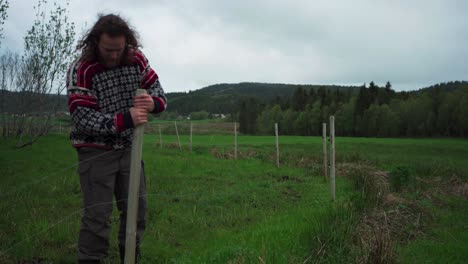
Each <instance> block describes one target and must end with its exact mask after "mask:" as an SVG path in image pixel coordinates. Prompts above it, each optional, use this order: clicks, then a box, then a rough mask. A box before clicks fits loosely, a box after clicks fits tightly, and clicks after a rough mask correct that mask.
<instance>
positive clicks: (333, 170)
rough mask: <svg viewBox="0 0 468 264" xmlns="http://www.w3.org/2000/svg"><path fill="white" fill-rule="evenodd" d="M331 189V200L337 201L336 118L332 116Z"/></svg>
mask: <svg viewBox="0 0 468 264" xmlns="http://www.w3.org/2000/svg"><path fill="white" fill-rule="evenodd" d="M330 189H331V198H332V200H333V201H335V198H336V194H335V117H334V116H330Z"/></svg>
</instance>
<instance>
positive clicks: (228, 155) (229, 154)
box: [210, 148, 257, 159]
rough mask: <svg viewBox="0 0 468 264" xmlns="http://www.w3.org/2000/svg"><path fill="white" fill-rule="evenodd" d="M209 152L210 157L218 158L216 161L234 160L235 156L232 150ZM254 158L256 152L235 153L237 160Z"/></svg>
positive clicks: (215, 149)
mask: <svg viewBox="0 0 468 264" xmlns="http://www.w3.org/2000/svg"><path fill="white" fill-rule="evenodd" d="M210 152H211V155H213V156H214V157H215V158H218V159H235V158H236V156H235V155H234V150H230V151H222V150H219V149H218V148H212V149H211V151H210ZM255 156H257V152H256V151H254V150H248V151H238V152H237V158H238V159H241V158H253V157H255Z"/></svg>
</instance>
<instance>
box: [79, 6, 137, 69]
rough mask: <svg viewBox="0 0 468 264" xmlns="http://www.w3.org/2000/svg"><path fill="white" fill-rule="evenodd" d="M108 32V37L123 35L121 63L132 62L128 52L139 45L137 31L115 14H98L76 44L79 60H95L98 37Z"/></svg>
mask: <svg viewBox="0 0 468 264" xmlns="http://www.w3.org/2000/svg"><path fill="white" fill-rule="evenodd" d="M104 33H106V34H108V35H109V36H110V37H117V36H124V37H125V41H126V45H125V51H124V53H123V64H125V65H128V64H132V63H133V56H131V54H130V53H129V51H130V49H138V48H140V47H141V44H140V41H139V40H138V33H137V32H136V31H135V30H134V29H133V28H132V27H131V26H130V25H129V24H128V23H127V21H125V20H124V19H123V18H122V17H120V16H118V15H115V14H108V15H103V14H98V21H97V22H96V24H94V26H93V27H92V28H91V29H90V30H89V31H88V32H86V34H85V35H84V36H83V38H81V40H80V41H79V42H78V45H77V46H76V49H77V50H78V51H81V60H89V61H95V60H97V59H98V58H99V56H98V55H99V49H98V44H99V38H100V37H101V35H102V34H104Z"/></svg>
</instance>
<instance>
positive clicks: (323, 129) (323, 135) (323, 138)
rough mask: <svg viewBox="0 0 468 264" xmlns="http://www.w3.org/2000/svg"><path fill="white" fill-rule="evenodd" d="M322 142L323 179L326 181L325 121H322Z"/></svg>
mask: <svg viewBox="0 0 468 264" xmlns="http://www.w3.org/2000/svg"><path fill="white" fill-rule="evenodd" d="M322 142H323V180H324V181H325V182H327V177H328V161H327V123H322Z"/></svg>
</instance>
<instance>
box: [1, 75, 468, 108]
mask: <svg viewBox="0 0 468 264" xmlns="http://www.w3.org/2000/svg"><path fill="white" fill-rule="evenodd" d="M466 84H467V82H466V81H462V82H460V81H455V82H448V83H441V84H435V85H432V86H430V87H427V88H423V89H420V90H417V91H410V92H400V93H407V94H419V93H425V92H428V91H431V90H439V91H441V92H452V91H454V90H456V89H458V88H459V87H461V86H464V85H466ZM298 88H302V89H304V90H307V91H309V90H310V89H314V90H315V91H317V90H318V89H320V88H324V89H327V90H329V91H336V90H340V91H341V92H345V93H348V94H349V95H351V94H352V95H356V94H357V93H358V92H359V89H360V87H359V86H339V85H310V84H302V85H298V84H280V83H253V82H243V83H234V84H228V83H222V84H215V85H210V86H207V87H204V88H201V89H199V90H195V91H190V92H175V93H167V97H168V101H169V103H168V111H171V112H178V113H179V114H182V115H188V114H189V113H191V112H195V111H202V110H205V111H207V112H210V113H213V114H215V113H223V114H228V113H235V112H238V111H239V107H240V102H241V101H242V100H246V99H248V98H255V99H256V100H257V101H259V102H260V103H264V104H269V103H271V102H272V101H274V100H275V99H276V98H279V99H280V100H282V101H284V99H287V98H288V99H289V98H291V97H292V96H293V94H294V91H295V90H296V89H298ZM22 97H23V95H22V94H21V93H17V92H9V91H0V108H1V109H0V111H3V112H10V113H15V112H21V109H20V108H24V107H27V108H29V109H30V110H31V111H32V112H34V111H44V109H50V111H52V110H53V109H54V107H55V106H58V107H57V111H68V106H67V97H66V95H59V96H58V97H57V95H46V96H44V98H45V99H44V100H42V99H41V101H43V102H45V104H44V105H40V106H39V105H35V104H34V103H32V104H30V103H25V102H24V100H23V99H21V98H22ZM37 101H39V100H36V101H34V100H33V102H37ZM39 109H41V110H39Z"/></svg>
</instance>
